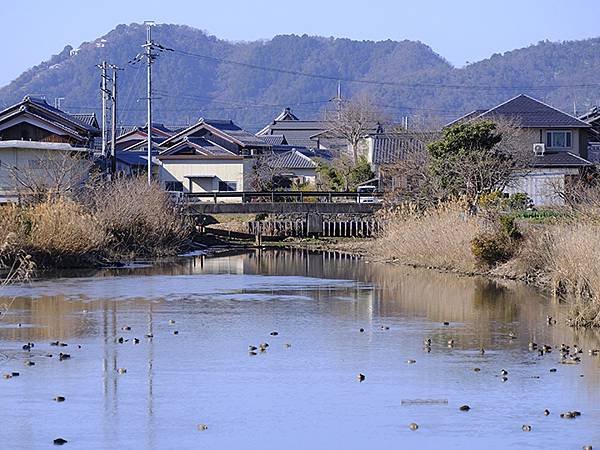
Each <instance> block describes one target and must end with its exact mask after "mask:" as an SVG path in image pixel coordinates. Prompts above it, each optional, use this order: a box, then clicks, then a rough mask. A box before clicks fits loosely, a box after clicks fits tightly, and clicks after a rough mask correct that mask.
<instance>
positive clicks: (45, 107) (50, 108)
mask: <svg viewBox="0 0 600 450" xmlns="http://www.w3.org/2000/svg"><path fill="white" fill-rule="evenodd" d="M21 103H22V104H26V103H32V104H33V105H35V106H37V107H39V108H40V109H42V110H46V111H48V112H50V113H52V114H55V115H57V116H59V117H60V118H62V119H63V120H65V121H66V122H69V123H70V124H72V125H76V126H78V127H79V128H83V129H85V130H87V131H90V132H95V131H98V128H97V127H95V126H93V125H89V124H86V123H84V122H82V121H80V120H79V119H77V118H75V117H74V116H73V115H71V114H68V113H66V112H64V111H61V110H60V109H57V108H55V107H54V106H50V105H49V104H48V103H46V100H43V99H41V98H35V97H30V96H27V97H25V98H24V99H23V101H22V102H21Z"/></svg>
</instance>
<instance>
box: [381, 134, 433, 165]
mask: <svg viewBox="0 0 600 450" xmlns="http://www.w3.org/2000/svg"><path fill="white" fill-rule="evenodd" d="M371 138H372V139H373V157H372V158H373V160H372V163H373V164H375V165H383V164H394V163H397V162H398V161H402V160H403V159H405V157H406V155H407V153H408V152H410V151H414V150H422V149H423V148H424V144H423V142H422V141H421V140H419V139H418V138H417V137H416V136H415V135H413V134H407V133H390V134H376V135H373V136H371Z"/></svg>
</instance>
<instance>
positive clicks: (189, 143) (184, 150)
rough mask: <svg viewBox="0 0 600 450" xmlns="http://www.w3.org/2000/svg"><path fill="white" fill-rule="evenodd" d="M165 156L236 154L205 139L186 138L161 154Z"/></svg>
mask: <svg viewBox="0 0 600 450" xmlns="http://www.w3.org/2000/svg"><path fill="white" fill-rule="evenodd" d="M163 155H164V156H169V155H197V156H214V157H219V156H236V154H235V153H233V152H231V151H229V150H227V149H226V148H223V147H221V146H220V145H218V144H216V143H214V142H212V141H210V140H208V139H206V138H204V137H186V138H185V139H183V140H182V141H180V142H178V143H177V144H175V145H173V146H172V147H170V148H168V149H166V150H164V151H163V152H161V156H163Z"/></svg>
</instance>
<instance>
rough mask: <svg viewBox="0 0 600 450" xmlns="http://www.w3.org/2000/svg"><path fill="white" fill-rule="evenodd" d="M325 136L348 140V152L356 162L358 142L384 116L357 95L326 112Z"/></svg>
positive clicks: (365, 98)
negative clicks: (334, 109)
mask: <svg viewBox="0 0 600 450" xmlns="http://www.w3.org/2000/svg"><path fill="white" fill-rule="evenodd" d="M326 122H327V131H326V133H325V135H326V136H329V137H332V138H342V139H344V140H346V141H347V142H348V145H349V147H350V149H349V150H350V154H351V155H352V159H353V161H354V162H355V163H356V162H357V161H358V157H359V143H360V142H361V140H362V139H363V138H364V137H365V135H366V134H368V133H369V132H372V131H374V130H376V129H377V128H378V126H381V125H382V124H383V123H385V122H386V120H385V116H384V115H383V114H382V113H381V112H380V111H378V110H377V108H376V107H375V105H374V104H373V103H372V102H371V100H370V99H368V98H367V97H359V98H356V99H353V100H351V101H349V102H345V103H342V104H341V106H340V107H339V109H338V110H337V111H334V112H329V113H327V119H326Z"/></svg>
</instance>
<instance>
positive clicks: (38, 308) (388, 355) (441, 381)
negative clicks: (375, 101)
mask: <svg viewBox="0 0 600 450" xmlns="http://www.w3.org/2000/svg"><path fill="white" fill-rule="evenodd" d="M2 295H3V296H4V297H2V298H1V299H0V303H6V304H7V305H8V306H9V308H8V312H7V313H5V314H3V315H2V316H0V372H1V373H2V374H10V373H12V372H19V376H14V377H12V378H8V379H4V378H2V379H0V446H1V447H2V448H7V449H30V448H48V447H49V446H51V445H52V443H53V440H54V439H56V438H58V437H61V438H64V439H65V440H66V441H67V443H66V444H65V448H72V449H116V448H119V449H129V448H131V449H134V448H135V449H139V448H148V449H163V448H205V449H338V448H339V449H384V448H386V449H387V448H407V449H412V448H421V449H423V448H436V449H440V448H457V449H458V448H460V449H465V448H486V449H496V448H497V449H506V448H540V449H541V448H544V449H545V448H565V449H567V448H572V449H581V448H582V446H583V445H596V446H598V448H600V426H598V424H599V423H600V389H599V388H600V370H599V367H600V356H590V355H588V349H595V348H600V339H599V337H600V336H599V335H598V334H597V333H596V332H592V331H577V330H573V329H571V328H568V327H565V326H562V325H560V324H561V322H562V321H563V320H564V315H565V313H566V308H565V306H564V305H560V304H558V303H557V302H556V301H553V300H551V299H548V298H545V297H544V296H542V295H540V294H539V293H538V292H537V291H535V290H533V289H531V288H529V287H526V286H522V285H519V284H516V283H512V282H508V281H507V282H504V281H502V282H500V281H490V280H486V279H480V278H470V277H460V276H457V275H454V274H443V273H437V272H432V271H426V270H417V269H411V268H406V267H399V266H392V265H383V264H368V263H366V262H365V261H363V260H359V259H353V258H349V257H346V258H341V257H339V255H335V254H327V253H312V254H309V253H306V252H300V251H297V252H294V251H285V250H274V251H256V252H248V253H242V254H231V255H221V256H218V257H210V258H209V257H204V256H197V257H188V258H181V259H179V260H177V261H173V262H165V263H161V264H153V265H143V264H140V265H138V266H135V267H128V268H121V269H106V270H102V271H89V272H82V271H79V272H75V273H69V274H63V275H62V276H58V277H54V278H49V279H44V280H38V281H34V282H32V283H30V284H28V285H25V286H12V287H7V288H4V290H3V291H2ZM547 315H550V316H552V317H554V318H556V319H557V321H558V323H557V324H555V325H549V324H548V323H547V320H546V316H547ZM444 322H447V323H448V324H447V325H445V324H444ZM128 327H129V328H128ZM361 329H363V330H364V331H361ZM274 331H276V332H277V333H278V334H277V335H271V333H272V332H274ZM147 334H151V335H152V336H153V337H146V335H147ZM119 338H123V339H122V341H123V342H122V343H120V342H119ZM135 338H137V339H139V343H135V342H136V341H135ZM425 339H431V345H430V346H429V349H427V348H425V347H424V340H425ZM53 341H60V342H61V343H66V344H67V346H64V347H59V346H54V345H51V342H53ZM449 341H453V343H452V345H449V344H448V342H449ZM28 342H33V343H34V344H35V345H34V347H33V348H31V349H30V351H27V350H24V349H23V345H24V344H26V343H28ZM530 342H535V343H537V344H538V345H539V346H541V345H542V344H547V345H552V346H553V347H554V346H558V345H560V344H561V343H564V344H567V345H570V346H571V347H572V346H573V345H574V344H577V345H579V346H580V347H581V348H583V353H582V354H581V355H580V357H581V363H579V364H570V365H566V364H559V360H560V355H559V351H558V350H557V349H553V351H552V352H551V353H548V354H545V355H543V356H540V355H539V352H538V351H537V350H535V351H532V350H531V349H530V348H529V345H528V344H529V343H530ZM261 343H268V344H269V347H268V348H267V349H266V351H264V352H261V351H260V350H257V351H256V352H255V353H257V354H256V355H252V354H250V353H249V348H248V347H249V345H254V346H258V345H259V344H261ZM482 347H483V348H484V349H485V353H484V354H482V353H481V351H480V349H481V348H482ZM60 352H62V353H68V354H69V355H70V358H68V359H64V360H62V361H61V360H59V353H60ZM50 354H51V355H52V356H48V355H50ZM27 361H31V362H33V363H34V364H35V365H26V362H27ZM476 368H477V369H480V370H477V371H476V370H475V369H476ZM119 369H125V370H126V372H125V371H121V372H124V373H120V372H119ZM552 369H556V371H551V370H552ZM502 370H505V371H507V372H508V373H507V374H506V376H505V378H506V379H503V376H502V374H501V371H502ZM359 373H362V374H364V375H365V379H364V381H362V382H360V381H359V380H358V378H357V376H358V374H359ZM56 396H63V397H65V401H63V402H57V401H54V400H53V398H55V397H56ZM461 405H469V406H470V407H471V409H470V411H460V410H459V407H460V406H461ZM545 409H548V410H549V411H550V414H549V415H548V416H546V415H544V410H545ZM572 410H577V411H580V412H581V416H579V417H576V418H575V419H563V418H560V416H559V414H560V413H563V412H566V411H572ZM411 423H416V424H418V429H417V430H414V431H413V430H411V429H410V428H409V424H411ZM202 424H203V425H206V427H202V426H201V425H202ZM523 425H530V426H531V431H529V432H524V431H522V426H523ZM199 426H200V428H199ZM202 428H206V429H202Z"/></svg>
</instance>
